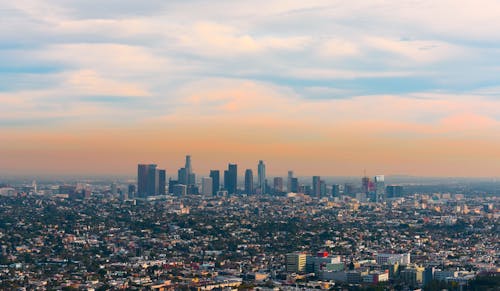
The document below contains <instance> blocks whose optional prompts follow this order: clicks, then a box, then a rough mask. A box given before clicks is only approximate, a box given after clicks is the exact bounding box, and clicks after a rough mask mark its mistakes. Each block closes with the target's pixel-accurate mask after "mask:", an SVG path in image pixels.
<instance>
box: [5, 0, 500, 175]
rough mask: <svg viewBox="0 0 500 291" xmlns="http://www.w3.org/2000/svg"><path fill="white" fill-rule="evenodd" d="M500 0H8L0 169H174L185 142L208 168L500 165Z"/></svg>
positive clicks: (458, 169)
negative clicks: (353, 0)
mask: <svg viewBox="0 0 500 291" xmlns="http://www.w3.org/2000/svg"><path fill="white" fill-rule="evenodd" d="M96 7H99V9H96ZM498 11H500V4H499V3H498V2H496V1H489V0H484V1H481V3H480V4H478V3H477V2H473V1H461V2H460V3H457V2H455V1H440V2H439V3H436V2H435V1H418V2H394V3H390V2H379V1H363V3H347V2H337V1H323V0H318V1H307V3H306V2H304V1H275V2H271V3H270V2H268V1H266V2H261V1H260V0H259V1H257V2H256V1H238V2H234V1H211V2H210V3H208V2H203V1H187V2H186V1H168V2H167V3H165V1H148V3H142V2H137V1H132V0H124V1H120V2H119V3H118V2H115V1H111V2H109V3H106V4H102V3H101V2H96V1H88V0H86V1H83V0H78V1H71V2H61V1H53V0H44V1H38V0H37V1H35V0H27V1H22V2H19V1H10V2H6V3H4V6H3V7H2V9H0V15H1V18H2V23H3V24H4V25H3V27H4V28H5V29H2V30H0V52H1V54H0V62H1V64H2V66H1V68H0V101H1V102H2V106H1V108H0V130H1V132H2V134H1V135H0V174H1V175H7V174H8V175H38V174H50V175H60V174H65V175H133V173H134V172H133V170H131V169H134V167H135V165H136V164H137V163H138V162H140V163H157V164H161V165H164V167H165V168H166V170H167V172H169V173H172V172H173V171H174V170H175V169H176V168H178V167H179V165H181V163H182V156H183V154H184V153H186V152H189V153H190V154H192V155H193V157H196V160H197V164H196V169H197V171H198V172H200V173H208V171H209V170H210V169H211V168H212V167H215V168H218V169H221V170H222V169H224V168H225V167H226V166H227V164H228V163H231V162H237V163H238V165H240V169H241V170H240V172H241V171H244V169H246V168H250V167H252V168H253V164H254V161H256V160H257V161H258V160H264V161H266V163H267V164H268V165H269V169H266V170H267V172H268V173H269V174H274V173H286V171H287V170H289V169H294V171H296V173H298V174H300V175H321V176H359V175H360V174H361V172H362V170H363V169H366V170H367V171H368V172H370V173H385V174H386V175H411V176H435V177H499V176H500V152H499V151H498V148H500V134H499V133H500V115H499V112H500V89H499V88H500V82H499V81H498V78H497V77H496V76H497V75H498V73H499V68H500V63H499V61H498V60H499V59H500V58H499V57H500V52H499V51H498V50H497V49H496V48H497V47H499V45H500V38H499V37H498V33H497V31H498V30H499V29H500V22H499V21H498V20H497V19H498V18H499V17H500V13H499V12H498ZM255 174H257V172H255ZM255 178H257V175H255ZM269 182H270V183H271V181H269Z"/></svg>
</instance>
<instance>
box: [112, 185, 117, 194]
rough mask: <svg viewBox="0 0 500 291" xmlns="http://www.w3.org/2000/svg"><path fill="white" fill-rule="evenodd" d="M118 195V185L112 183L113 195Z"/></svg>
mask: <svg viewBox="0 0 500 291" xmlns="http://www.w3.org/2000/svg"><path fill="white" fill-rule="evenodd" d="M116 194H118V188H117V186H116V183H111V195H116Z"/></svg>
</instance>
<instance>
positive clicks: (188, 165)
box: [184, 155, 193, 176]
mask: <svg viewBox="0 0 500 291" xmlns="http://www.w3.org/2000/svg"><path fill="white" fill-rule="evenodd" d="M184 168H185V169H186V173H187V175H188V176H189V175H190V174H191V173H192V172H193V168H192V167H191V156H190V155H187V156H186V165H185V166H184Z"/></svg>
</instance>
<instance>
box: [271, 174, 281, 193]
mask: <svg viewBox="0 0 500 291" xmlns="http://www.w3.org/2000/svg"><path fill="white" fill-rule="evenodd" d="M273 188H274V193H276V194H278V193H281V192H283V178H282V177H274V180H273Z"/></svg>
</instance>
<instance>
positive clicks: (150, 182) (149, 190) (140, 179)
mask: <svg viewBox="0 0 500 291" xmlns="http://www.w3.org/2000/svg"><path fill="white" fill-rule="evenodd" d="M155 190H156V165H155V164H139V165H138V166H137V194H138V197H140V198H145V197H148V196H154V195H156V192H155Z"/></svg>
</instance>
